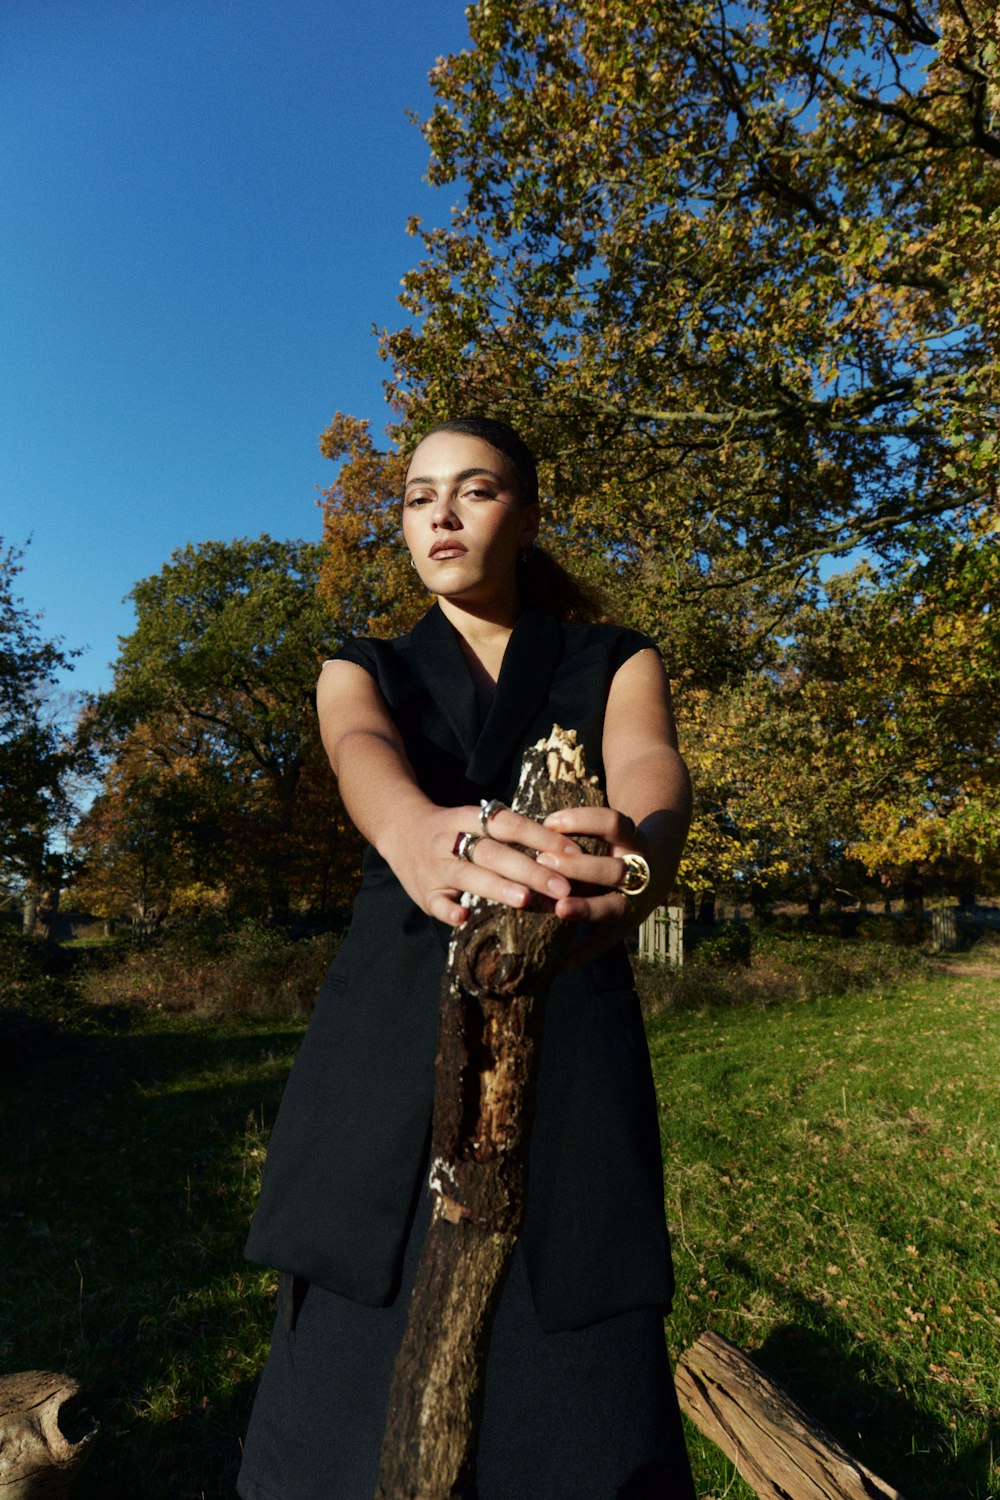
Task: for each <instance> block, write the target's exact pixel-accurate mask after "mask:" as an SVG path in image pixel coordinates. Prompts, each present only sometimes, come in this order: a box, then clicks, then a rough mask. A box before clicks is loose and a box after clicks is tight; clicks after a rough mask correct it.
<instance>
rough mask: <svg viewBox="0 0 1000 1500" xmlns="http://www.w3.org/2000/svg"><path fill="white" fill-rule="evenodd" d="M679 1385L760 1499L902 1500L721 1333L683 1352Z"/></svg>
mask: <svg viewBox="0 0 1000 1500" xmlns="http://www.w3.org/2000/svg"><path fill="white" fill-rule="evenodd" d="M674 1383H675V1385H676V1387H677V1395H678V1398H679V1400H680V1404H681V1410H682V1411H684V1412H686V1413H687V1415H688V1416H689V1417H690V1418H691V1420H692V1422H694V1424H695V1426H696V1427H697V1428H699V1430H700V1431H701V1432H703V1433H704V1434H705V1436H706V1437H707V1438H710V1439H711V1441H712V1442H713V1443H716V1444H717V1445H718V1447H720V1448H721V1449H722V1451H723V1453H725V1455H726V1457H727V1458H728V1459H729V1460H730V1462H731V1463H733V1464H735V1465H736V1467H737V1469H738V1470H739V1471H740V1473H741V1474H742V1475H743V1478H744V1479H745V1480H746V1481H747V1483H748V1484H749V1485H751V1486H752V1487H753V1489H754V1490H755V1491H756V1492H757V1494H758V1496H759V1497H760V1500H903V1496H902V1494H901V1493H900V1491H899V1490H897V1489H894V1488H893V1486H892V1485H891V1484H886V1482H885V1480H884V1479H879V1477H878V1475H877V1474H873V1473H872V1471H871V1470H870V1469H867V1468H866V1467H865V1465H864V1464H862V1463H859V1462H858V1460H857V1459H856V1458H852V1457H851V1455H850V1454H849V1453H848V1452H847V1450H846V1449H845V1448H842V1447H841V1445H840V1444H839V1443H838V1442H837V1440H836V1438H834V1437H831V1435H830V1433H828V1432H827V1431H826V1430H825V1428H823V1427H821V1426H820V1424H819V1423H818V1422H815V1421H814V1420H813V1418H812V1417H810V1416H809V1414H808V1413H807V1412H805V1411H803V1409H802V1407H801V1406H799V1405H798V1404H797V1403H796V1402H795V1401H793V1400H792V1398H791V1396H790V1395H789V1394H788V1392H787V1391H786V1390H785V1389H784V1387H783V1386H781V1385H779V1384H778V1382H777V1381H776V1380H772V1379H771V1377H770V1376H769V1375H767V1374H765V1372H764V1371H763V1370H762V1369H761V1367H760V1365H758V1364H755V1363H754V1361H753V1360H752V1359H751V1358H750V1356H749V1355H748V1354H744V1353H743V1350H742V1349H738V1348H737V1347H736V1345H735V1344H731V1343H730V1342H729V1340H728V1339H724V1338H723V1337H722V1336H721V1334H718V1333H712V1332H709V1333H703V1334H702V1335H701V1337H700V1338H699V1339H698V1340H696V1342H695V1343H694V1344H693V1345H692V1346H691V1348H690V1349H688V1350H687V1352H686V1353H685V1354H682V1355H681V1358H680V1359H679V1360H678V1362H677V1371H676V1374H675V1376H674Z"/></svg>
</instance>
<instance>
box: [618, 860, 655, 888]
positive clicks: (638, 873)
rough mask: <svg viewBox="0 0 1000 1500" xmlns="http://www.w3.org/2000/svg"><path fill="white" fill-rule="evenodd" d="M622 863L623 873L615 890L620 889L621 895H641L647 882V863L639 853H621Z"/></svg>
mask: <svg viewBox="0 0 1000 1500" xmlns="http://www.w3.org/2000/svg"><path fill="white" fill-rule="evenodd" d="M622 864H623V865H624V866H625V874H624V875H623V876H622V878H621V883H620V884H619V885H616V886H615V890H616V891H621V893H622V895H623V896H641V895H642V893H643V891H644V890H645V889H646V887H647V885H648V884H649V865H648V864H647V863H646V861H645V860H644V859H643V857H642V855H641V854H623V855H622Z"/></svg>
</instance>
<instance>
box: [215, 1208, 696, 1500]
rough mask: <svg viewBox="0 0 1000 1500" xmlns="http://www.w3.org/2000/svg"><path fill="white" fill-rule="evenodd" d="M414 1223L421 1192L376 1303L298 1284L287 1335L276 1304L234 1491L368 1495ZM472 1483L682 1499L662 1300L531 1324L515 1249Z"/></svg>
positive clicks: (421, 1224) (340, 1498) (402, 1319)
mask: <svg viewBox="0 0 1000 1500" xmlns="http://www.w3.org/2000/svg"><path fill="white" fill-rule="evenodd" d="M429 1218H430V1199H429V1196H428V1195H427V1194H426V1193H425V1194H424V1195H423V1197H422V1199H421V1202H420V1205H419V1208H418V1211H417V1214H416V1216H415V1219H414V1224H413V1228H412V1231H411V1233H410V1236H409V1242H408V1245H407V1250H406V1258H405V1261H404V1266H403V1274H402V1283H401V1287H400V1292H399V1295H398V1296H397V1298H396V1300H395V1301H394V1302H393V1303H392V1304H391V1305H390V1306H388V1307H365V1306H362V1305H361V1304H360V1303H357V1302H351V1301H348V1300H347V1299H346V1298H344V1297H339V1296H337V1295H336V1294H335V1293H333V1292H328V1291H324V1290H323V1288H322V1287H317V1286H310V1287H309V1288H308V1289H307V1290H306V1293H305V1297H304V1299H303V1300H302V1302H301V1305H300V1307H299V1309H298V1316H297V1319H296V1321H295V1328H294V1331H293V1332H289V1331H287V1329H286V1321H287V1320H286V1318H285V1317H284V1316H283V1312H282V1309H280V1308H279V1314H278V1318H277V1320H276V1322H275V1329H274V1338H273V1343H272V1346H271V1354H270V1358H269V1359H268V1361H267V1364H266V1366H265V1368H264V1372H263V1374H262V1376H261V1381H260V1388H259V1390H258V1393H257V1399H256V1401H255V1404H254V1409H253V1415H252V1417H251V1421H250V1430H249V1433H248V1434H247V1440H246V1447H245V1450H244V1457H243V1465H242V1468H241V1470H240V1476H239V1482H238V1485H237V1489H238V1491H239V1494H240V1495H241V1496H242V1497H243V1500H372V1497H373V1496H374V1494H375V1486H376V1483H377V1481H378V1470H379V1456H380V1452H381V1445H382V1434H383V1431H384V1428H385V1422H386V1413H387V1408H388V1400H389V1384H390V1380H391V1377H392V1368H393V1364H394V1362H395V1358H396V1352H397V1350H398V1348H399V1345H400V1343H401V1341H402V1338H403V1333H404V1330H405V1327H406V1315H407V1310H408V1307H409V1300H410V1293H411V1290H412V1286H413V1281H414V1277H415V1275H416V1268H417V1263H418V1260H419V1256H420V1248H421V1246H422V1244H423V1240H424V1236H425V1234H426V1232H427V1224H428V1222H429ZM476 1479H477V1494H478V1497H479V1500H695V1493H694V1486H693V1484H692V1480H691V1473H690V1469H689V1467H688V1461H687V1455H686V1453H685V1450H684V1440H683V1436H682V1432H681V1421H680V1413H679V1411H678V1407H677V1397H676V1394H675V1392H674V1385H673V1378H672V1376H671V1373H670V1366H669V1363H668V1361H667V1355H666V1348H665V1345H664V1337H663V1317H662V1309H660V1308H656V1307H642V1308H638V1309H636V1310H634V1311H632V1312H626V1313H621V1314H619V1315H618V1316H617V1317H613V1318H608V1319H606V1320H605V1321H604V1322H601V1323H595V1324H592V1325H591V1326H589V1327H587V1328H581V1329H576V1330H573V1331H571V1332H568V1333H546V1332H545V1331H544V1330H543V1329H542V1328H541V1327H540V1326H539V1323H538V1320H537V1318H536V1317H535V1312H534V1308H533V1307H532V1303H531V1294H530V1291H529V1288H528V1282H527V1277H526V1275H525V1270H524V1263H523V1259H522V1257H521V1254H520V1251H519V1250H517V1251H515V1254H514V1258H513V1261H512V1263H511V1267H510V1270H509V1272H508V1275H507V1279H506V1281H505V1283H504V1288H503V1293H502V1295H501V1299H500V1305H499V1308H498V1311H497V1315H496V1319H495V1321H494V1325H493V1332H492V1336H491V1339H490V1350H489V1358H488V1360H487V1366H486V1384H485V1398H484V1406H483V1420H482V1425H481V1427H480V1433H479V1449H478V1456H477V1468H476Z"/></svg>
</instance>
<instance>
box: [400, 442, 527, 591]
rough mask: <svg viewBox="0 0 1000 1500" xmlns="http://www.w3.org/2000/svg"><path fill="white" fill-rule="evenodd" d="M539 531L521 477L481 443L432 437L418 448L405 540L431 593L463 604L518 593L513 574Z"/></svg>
mask: <svg viewBox="0 0 1000 1500" xmlns="http://www.w3.org/2000/svg"><path fill="white" fill-rule="evenodd" d="M537 531H538V506H537V505H522V504H521V497H520V494H519V490H518V483H517V476H516V474H515V472H514V469H513V466H512V465H511V463H510V462H509V460H508V459H506V458H505V457H504V455H503V454H502V453H498V452H497V450H496V449H495V448H491V447H490V446H489V444H488V443H484V442H482V440H481V439H480V438H475V437H469V436H467V435H466V434H465V433H459V432H432V433H431V434H430V435H429V436H428V437H426V438H424V440H423V442H422V443H421V444H420V445H419V446H418V447H417V449H416V450H415V452H414V454H413V457H412V458H411V459H410V466H409V469H408V470H407V473H406V488H405V490H404V492H403V536H404V537H405V539H406V545H407V546H408V547H409V549H410V554H411V556H412V558H413V561H414V564H415V566H416V569H417V572H418V573H419V574H420V577H421V579H422V581H423V582H424V584H426V586H427V588H428V589H430V590H431V592H432V593H434V594H438V595H440V596H441V597H442V598H445V599H454V600H455V602H456V603H459V604H463V605H478V606H482V605H489V604H491V603H494V602H500V601H503V600H505V599H507V598H510V597H513V596H514V595H516V585H515V582H514V569H515V566H516V564H517V555H518V552H519V551H520V550H521V548H522V547H527V546H528V545H529V544H530V543H531V542H532V541H534V538H535V535H536V533H537Z"/></svg>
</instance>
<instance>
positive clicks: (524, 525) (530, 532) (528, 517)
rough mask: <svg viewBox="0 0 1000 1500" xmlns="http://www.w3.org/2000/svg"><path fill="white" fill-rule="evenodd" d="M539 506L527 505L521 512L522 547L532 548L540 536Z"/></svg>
mask: <svg viewBox="0 0 1000 1500" xmlns="http://www.w3.org/2000/svg"><path fill="white" fill-rule="evenodd" d="M538 521H539V514H538V506H537V505H526V506H524V508H523V509H522V511H521V530H520V540H521V546H522V547H530V546H531V544H532V542H533V541H534V540H535V538H536V537H537V536H538Z"/></svg>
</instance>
